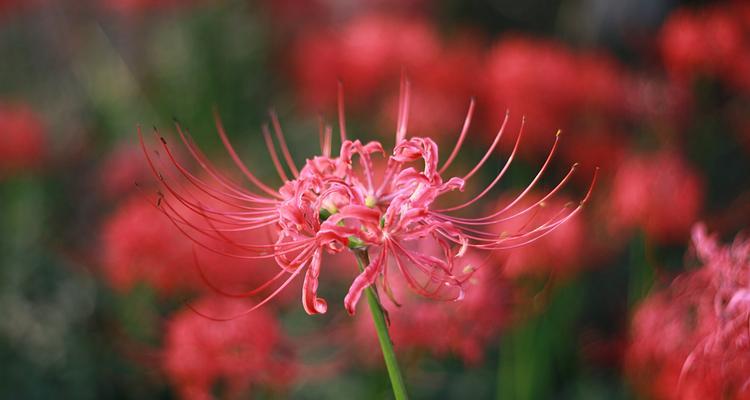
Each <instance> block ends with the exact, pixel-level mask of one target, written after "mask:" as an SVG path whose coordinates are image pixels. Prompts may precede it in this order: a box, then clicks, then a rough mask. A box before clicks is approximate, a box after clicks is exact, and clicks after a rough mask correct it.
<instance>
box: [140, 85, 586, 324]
mask: <svg viewBox="0 0 750 400" xmlns="http://www.w3.org/2000/svg"><path fill="white" fill-rule="evenodd" d="M409 86H410V84H409V83H408V82H406V81H405V80H404V81H402V95H401V101H400V105H399V118H398V124H397V127H396V135H395V136H396V144H395V147H394V148H393V150H392V151H391V152H389V153H386V152H385V150H384V148H383V146H382V144H380V143H379V142H369V143H362V142H360V141H359V140H354V141H352V140H349V139H347V134H346V129H345V128H344V127H345V123H344V114H343V100H340V101H339V125H340V136H341V149H340V152H339V154H338V155H337V156H334V155H332V153H331V147H332V145H331V142H332V128H331V127H329V126H323V125H322V126H321V129H320V137H321V151H322V155H321V156H317V157H314V158H312V159H308V160H307V161H306V163H305V165H304V167H303V168H301V169H298V168H297V167H296V166H295V164H294V162H293V159H292V156H291V154H290V152H289V150H288V148H287V146H286V143H285V140H284V136H283V134H282V133H281V128H280V126H279V123H278V120H277V118H276V117H275V115H272V122H273V128H274V136H275V137H276V142H277V143H278V146H279V148H280V149H281V156H279V154H277V152H276V146H275V145H274V141H273V136H272V134H271V132H270V130H269V129H264V132H263V133H264V137H265V139H266V143H267V144H268V148H269V154H270V156H271V159H272V161H273V163H274V165H275V166H276V169H277V172H278V174H279V177H280V178H281V180H282V181H283V182H284V183H283V185H282V186H281V188H280V189H278V190H274V189H273V188H271V187H270V186H268V185H266V184H265V183H263V182H261V181H260V180H259V179H258V178H257V177H256V176H255V175H254V174H253V173H252V172H251V171H250V170H249V169H248V168H247V167H246V166H245V164H244V163H242V161H241V160H240V157H239V155H238V154H237V153H236V151H235V150H234V148H233V147H232V146H231V144H230V143H229V140H228V138H227V135H226V133H225V132H224V129H223V127H222V126H221V124H220V122H218V119H217V127H218V131H219V135H220V137H221V139H222V141H223V143H224V145H225V147H226V149H227V151H228V153H229V155H230V156H231V158H232V159H233V161H234V162H235V164H236V166H237V167H238V169H239V170H240V171H241V172H242V174H243V175H244V177H245V178H246V179H247V180H248V181H249V182H250V183H251V184H252V185H253V186H254V187H255V190H250V189H247V188H244V187H241V186H239V185H238V184H236V183H235V182H234V181H232V180H230V179H229V178H228V177H227V176H226V175H224V174H222V173H220V172H219V171H218V170H217V169H216V168H215V167H213V166H211V164H210V163H209V161H208V159H207V158H206V157H205V155H203V154H202V153H201V152H200V150H199V149H198V148H197V147H196V146H195V145H194V144H193V142H192V141H191V140H190V139H189V137H188V136H187V134H186V133H185V132H184V131H183V130H182V129H180V127H179V126H178V127H177V129H178V132H179V134H180V136H181V139H182V141H183V142H184V144H185V145H186V146H187V148H188V150H189V152H190V153H191V155H192V156H193V157H194V158H195V160H196V161H197V162H198V164H199V165H200V166H201V167H202V168H203V169H204V171H205V173H206V174H207V176H208V178H206V179H203V178H200V177H198V176H196V175H195V174H193V173H191V172H190V171H189V169H188V168H186V167H185V166H183V164H182V163H180V162H179V161H177V159H176V157H175V156H174V155H173V153H172V151H171V150H170V148H169V146H167V142H166V140H165V139H164V138H160V140H161V142H162V148H163V150H164V153H165V154H166V155H167V159H168V160H169V162H167V160H162V159H161V157H154V156H153V155H151V153H150V152H149V151H148V149H147V148H146V146H145V143H144V142H143V140H142V144H143V146H144V152H145V154H146V155H147V157H148V159H149V163H150V165H151V167H152V168H153V170H154V173H155V174H156V176H157V177H158V178H159V181H160V183H161V185H162V186H163V188H164V189H165V194H164V195H162V197H161V198H160V207H161V209H162V211H163V212H164V213H165V214H166V215H167V216H168V217H169V218H170V219H171V220H172V222H174V223H175V225H176V226H178V227H179V228H180V229H181V230H182V231H183V232H184V233H185V234H187V235H188V236H189V237H191V238H192V239H193V240H194V242H195V243H196V244H198V245H199V246H202V247H205V248H207V249H210V250H212V251H215V252H218V253H221V254H223V255H226V256H230V257H236V258H239V259H246V260H251V259H256V260H257V259H274V260H275V261H276V263H277V264H278V265H279V266H280V270H279V272H278V273H277V274H276V275H275V276H274V277H273V278H271V279H270V280H268V281H267V282H265V283H264V284H262V285H260V286H259V287H258V288H256V289H253V290H250V291H248V292H247V293H245V294H246V295H248V296H251V295H256V294H259V293H261V292H263V291H268V292H270V293H269V294H267V295H265V298H264V299H263V300H261V301H259V302H258V303H257V304H256V305H255V306H254V307H252V308H250V309H249V310H247V311H246V312H250V311H252V310H254V309H256V308H258V307H260V306H262V305H263V304H265V303H266V302H268V301H269V300H270V299H271V298H272V297H274V296H275V295H276V294H278V293H279V292H280V291H281V290H282V289H284V288H285V287H286V286H288V285H289V284H290V283H291V282H292V281H293V280H294V279H295V278H296V277H297V276H298V275H301V274H302V273H303V272H304V283H303V290H302V303H303V306H304V308H305V311H306V312H308V313H309V314H318V313H325V312H326V310H327V307H328V306H327V302H326V301H325V300H324V299H322V298H320V297H318V295H317V289H318V286H319V277H320V274H321V269H322V265H323V264H322V259H323V255H324V254H326V253H329V254H335V253H340V252H342V251H344V250H351V251H352V252H353V253H354V254H355V255H357V256H358V259H359V260H365V262H367V261H369V256H370V253H372V255H373V258H372V260H371V261H369V263H366V265H362V266H361V267H363V269H362V271H361V273H360V274H359V275H358V276H357V277H356V278H355V279H354V281H353V282H352V284H351V287H350V288H349V292H348V294H347V295H346V297H345V299H344V305H345V308H346V310H347V311H348V312H349V313H354V310H355V307H356V304H357V302H358V301H359V299H360V297H361V295H362V293H363V291H364V289H365V288H367V287H368V286H370V285H376V283H377V282H378V278H381V280H380V285H379V286H380V287H381V288H382V289H383V290H384V292H385V293H386V295H388V296H389V297H391V296H392V293H393V291H392V290H391V288H390V282H391V278H390V275H391V274H392V273H393V271H392V270H395V271H397V272H398V273H400V275H401V276H402V277H403V279H404V282H405V283H406V285H407V286H408V287H410V288H411V289H412V290H413V291H415V292H416V293H418V294H420V295H422V296H425V297H428V298H439V299H449V300H460V299H462V298H463V297H464V286H465V283H466V282H467V280H468V279H469V278H470V277H471V276H472V275H473V273H474V271H475V268H474V267H471V266H467V265H465V264H464V263H463V262H462V260H463V259H462V256H463V255H464V254H465V253H466V251H467V250H468V249H473V250H483V251H495V250H501V249H512V248H517V247H522V246H524V245H527V244H529V243H531V242H534V241H535V240H537V239H539V238H541V237H544V236H545V235H547V234H549V233H550V232H552V231H553V230H554V229H555V228H557V227H558V226H560V225H562V224H563V223H565V222H566V221H568V220H569V219H571V218H572V217H573V216H575V215H576V214H577V213H578V212H579V211H580V210H581V208H582V206H583V203H584V202H585V201H586V199H587V198H588V196H589V194H590V193H591V188H589V191H588V193H587V194H586V197H585V198H584V199H583V200H582V201H580V202H577V203H569V204H565V205H563V206H562V207H560V209H558V210H557V211H556V212H554V213H552V214H551V215H549V217H548V218H545V219H544V220H541V221H538V222H535V223H534V224H524V225H523V226H521V227H519V228H518V229H516V230H514V231H504V232H502V233H500V234H498V233H495V232H493V231H492V230H491V229H489V227H491V226H493V225H495V224H497V223H499V222H502V221H508V220H512V219H515V218H520V219H524V218H526V217H528V216H529V215H532V214H533V213H534V212H535V210H536V209H538V208H539V207H540V206H541V205H543V204H544V202H545V201H547V200H549V199H550V198H552V197H553V196H554V195H555V194H556V193H557V192H558V191H559V190H560V189H561V188H562V186H563V185H564V184H565V183H566V182H567V181H568V179H569V178H570V176H571V175H572V174H573V172H574V170H575V169H576V166H575V165H574V166H573V167H572V168H571V169H570V171H569V172H568V173H567V174H566V175H565V177H564V178H563V179H562V180H561V182H560V183H559V184H558V185H556V186H555V187H554V188H553V189H551V190H550V191H549V192H548V193H546V194H545V195H544V196H542V198H541V199H539V200H538V201H536V202H534V203H532V204H530V205H528V206H527V207H522V208H521V209H520V210H515V209H513V207H514V206H516V204H518V203H519V202H521V201H522V200H524V199H525V197H526V195H527V194H528V193H529V192H530V191H531V190H532V189H533V187H534V186H535V185H536V183H537V182H538V180H539V179H540V178H541V176H542V174H543V172H544V171H545V169H546V168H547V166H548V164H549V162H550V160H551V156H552V154H553V153H554V150H555V148H556V146H557V138H556V140H555V144H554V146H553V147H552V150H551V152H550V155H549V157H548V158H547V160H546V161H545V163H544V165H543V166H542V168H541V170H540V171H539V173H538V174H537V175H536V177H535V178H534V179H533V180H532V182H531V183H530V184H529V185H528V187H527V188H525V189H524V190H523V191H522V192H521V193H520V194H519V195H518V196H516V197H515V198H513V199H512V200H510V201H509V202H508V203H507V204H505V205H502V206H501V207H500V208H499V209H498V210H493V212H491V213H490V214H489V215H486V216H483V217H479V218H469V217H463V216H455V215H452V213H453V212H457V211H463V210H467V209H468V207H469V206H471V205H473V204H475V203H476V202H477V201H478V200H480V199H481V198H482V197H484V196H485V195H487V193H489V192H490V191H491V190H492V189H493V188H494V187H495V186H496V185H497V183H498V182H499V181H500V179H501V178H502V177H503V175H504V174H505V172H506V171H507V170H508V168H509V166H510V164H511V161H512V160H513V157H514V155H515V154H516V151H517V149H518V146H519V142H520V139H521V137H522V135H521V134H520V133H519V135H518V136H517V137H516V140H515V145H514V150H513V152H512V153H511V154H510V156H509V157H508V160H507V162H505V164H504V165H503V167H502V168H501V169H500V171H498V172H497V174H496V176H495V178H494V179H493V180H492V182H490V183H489V185H487V186H486V187H484V188H483V189H482V190H481V191H480V193H478V194H477V195H475V196H471V197H470V198H469V199H468V200H466V201H463V202H461V203H460V204H457V205H455V206H451V207H443V208H440V207H438V205H437V200H438V199H439V198H440V197H441V196H442V195H444V194H446V193H448V192H454V191H460V190H462V189H463V187H464V184H465V182H466V181H467V180H468V179H469V178H471V177H473V176H474V175H475V174H476V173H477V172H478V171H479V170H480V169H481V168H482V166H483V165H485V163H486V162H487V161H488V159H489V158H490V156H491V155H492V153H493V152H494V151H495V149H496V147H497V145H498V143H499V141H500V139H501V137H502V136H503V132H504V131H505V126H506V124H507V122H508V119H509V118H508V116H506V118H505V121H504V122H503V124H502V126H501V128H500V129H499V131H498V133H497V134H496V136H495V139H494V140H493V142H492V144H491V146H490V147H489V148H488V149H487V151H486V152H485V154H484V155H483V156H482V158H481V159H480V160H479V162H478V163H477V164H476V165H475V166H474V167H473V168H472V169H471V170H469V171H468V172H466V173H464V174H461V175H459V176H452V177H450V178H444V177H443V175H444V174H445V172H446V170H447V169H448V168H449V167H450V165H451V163H452V161H453V160H454V159H455V157H456V156H457V154H458V152H459V150H460V148H461V145H462V143H463V142H464V139H465V138H466V135H467V132H468V129H469V126H470V122H471V119H472V115H473V110H474V103H473V102H472V103H471V106H470V107H469V112H468V115H467V117H466V120H465V123H464V128H463V130H462V132H461V134H460V136H459V139H458V142H457V144H456V146H455V147H454V149H453V151H452V152H451V154H450V155H449V157H448V158H447V160H446V161H445V162H443V163H440V162H439V159H438V146H437V144H436V143H435V142H434V141H433V140H432V139H430V138H425V137H411V138H407V137H406V130H407V121H408V117H409V107H410V102H409V98H410V90H409ZM339 98H340V99H342V96H341V95H340V97H339ZM141 137H142V136H141ZM558 138H559V135H558ZM159 154H161V153H159ZM376 156H382V157H384V158H385V164H386V167H385V169H384V170H383V171H380V172H379V171H376V169H375V167H374V162H373V158H374V157H376ZM282 160H283V161H284V162H285V165H284V164H282ZM287 170H288V171H287ZM170 171H171V172H173V173H171V174H170V173H169V172H170ZM287 172H289V173H290V174H291V176H292V177H291V178H290V177H289V176H288V175H287ZM185 183H189V184H190V187H191V189H188V188H187V187H186V186H187V185H185ZM592 187H593V182H592ZM196 192H197V193H201V195H200V196H204V197H205V196H208V197H210V198H212V199H214V200H215V202H216V203H218V204H219V205H218V206H213V205H209V204H208V203H206V202H205V201H202V200H200V198H199V196H197V195H195V194H194V193H196ZM175 204H179V208H178V207H175ZM190 214H192V215H198V216H200V217H202V218H203V219H205V221H207V222H208V226H207V225H206V224H203V225H197V224H193V223H190V219H189V218H188V217H186V215H190ZM238 231H240V232H258V233H263V234H266V235H268V237H269V239H268V240H265V241H263V240H260V241H258V240H255V241H252V240H250V241H238V240H234V239H233V238H232V237H228V236H227V233H228V232H238ZM255 236H256V237H262V236H263V235H255ZM277 282H280V283H278V284H276V283H277ZM394 301H396V300H395V299H394ZM396 302H397V301H396Z"/></svg>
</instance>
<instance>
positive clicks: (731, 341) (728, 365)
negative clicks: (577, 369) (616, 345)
mask: <svg viewBox="0 0 750 400" xmlns="http://www.w3.org/2000/svg"><path fill="white" fill-rule="evenodd" d="M693 246H694V247H695V250H696V253H697V255H698V258H699V260H700V261H701V263H702V267H701V268H700V269H698V270H694V271H691V272H686V273H684V274H683V275H682V276H680V277H678V278H677V279H675V281H674V282H673V283H672V284H671V286H669V288H667V289H666V290H663V291H660V292H657V293H655V294H652V295H651V296H649V297H648V298H647V299H646V300H645V301H644V302H643V304H641V306H640V307H639V308H638V310H637V312H636V314H635V316H634V318H633V326H632V342H631V344H630V346H629V349H628V352H627V361H626V365H627V369H628V371H629V373H630V375H631V376H632V377H633V380H634V381H635V382H636V384H637V385H638V387H639V389H640V390H642V391H643V392H644V393H648V394H650V395H652V396H654V397H655V398H660V399H662V398H663V399H709V398H732V399H746V398H750V385H749V384H750V378H749V377H750V358H748V351H750V331H748V319H749V318H750V286H749V285H750V241H748V240H743V239H740V238H737V239H736V240H735V242H734V243H733V244H732V245H731V246H727V247H722V246H721V245H719V244H718V243H717V241H716V239H715V238H712V237H709V236H707V235H706V230H705V228H704V227H703V226H701V225H698V226H696V227H695V228H694V229H693Z"/></svg>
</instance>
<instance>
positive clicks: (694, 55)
mask: <svg viewBox="0 0 750 400" xmlns="http://www.w3.org/2000/svg"><path fill="white" fill-rule="evenodd" d="M748 32H750V4H748V3H747V2H743V1H734V2H732V1H729V2H723V3H720V4H716V5H711V6H706V7H703V8H695V9H688V8H683V9H679V10H677V11H676V12H674V13H673V14H672V15H670V16H669V18H668V19H667V21H666V22H665V23H664V26H663V28H662V31H661V33H660V44H661V52H662V57H663V59H664V63H665V65H666V67H667V70H668V72H669V73H670V74H671V75H672V76H673V77H674V78H675V79H677V80H679V81H683V82H685V81H689V80H691V79H694V78H696V77H697V76H700V75H706V76H712V77H717V78H719V79H721V80H723V81H724V82H725V83H727V84H729V85H730V86H732V87H737V88H739V89H740V90H744V91H750V73H748V71H750V35H749V34H748Z"/></svg>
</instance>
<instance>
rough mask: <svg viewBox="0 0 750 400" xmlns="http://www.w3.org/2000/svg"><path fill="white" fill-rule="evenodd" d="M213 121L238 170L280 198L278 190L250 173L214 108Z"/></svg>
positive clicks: (258, 185)
mask: <svg viewBox="0 0 750 400" xmlns="http://www.w3.org/2000/svg"><path fill="white" fill-rule="evenodd" d="M214 121H215V123H216V129H217V130H218V132H219V137H221V142H222V143H223V144H224V148H225V149H226V150H227V152H228V153H229V156H230V157H232V161H234V164H235V165H236V166H237V168H239V170H240V171H242V173H243V174H244V175H245V177H246V178H247V179H248V180H249V181H250V182H252V183H253V184H254V185H255V186H257V187H258V189H260V190H262V191H264V192H266V193H268V194H269V195H271V196H273V197H276V198H281V195H279V193H278V192H276V191H275V190H273V189H271V188H270V187H268V186H267V185H266V184H265V183H263V182H261V181H260V180H259V179H258V178H256V177H255V175H253V174H252V172H250V170H249V169H247V166H246V165H245V163H243V162H242V160H241V159H240V156H238V155H237V152H236V151H235V150H234V147H233V146H232V143H231V142H230V141H229V138H228V137H227V134H226V132H225V131H224V125H223V124H222V123H221V119H220V118H219V113H218V111H216V110H214Z"/></svg>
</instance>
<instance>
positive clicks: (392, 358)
mask: <svg viewBox="0 0 750 400" xmlns="http://www.w3.org/2000/svg"><path fill="white" fill-rule="evenodd" d="M354 255H355V256H356V258H357V264H358V266H359V270H360V271H362V270H364V268H365V267H366V266H367V265H369V264H370V257H369V256H368V254H367V250H355V251H354ZM365 293H366V295H367V303H368V304H369V306H370V313H371V314H372V319H373V321H375V330H376V331H377V332H378V341H379V342H380V349H381V350H382V351H383V359H385V367H386V369H387V370H388V377H389V378H390V379H391V386H392V387H393V395H394V396H395V397H396V400H402V399H403V400H406V399H408V398H409V396H408V395H407V394H406V386H405V385H404V378H403V377H402V376H401V369H400V368H399V367H398V361H397V360H396V353H395V352H394V351H393V342H392V341H391V337H390V335H388V326H387V325H386V323H385V315H384V314H383V309H382V307H381V305H380V301H378V295H377V293H376V292H375V290H374V289H373V287H372V286H368V287H367V289H365Z"/></svg>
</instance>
